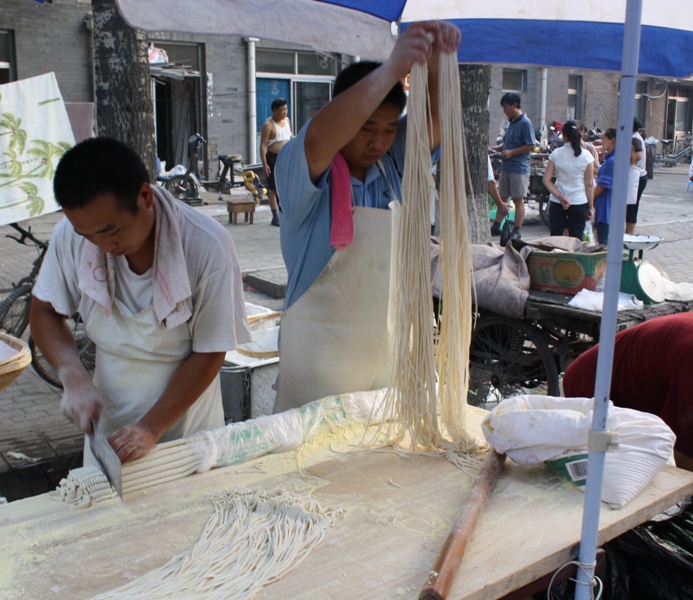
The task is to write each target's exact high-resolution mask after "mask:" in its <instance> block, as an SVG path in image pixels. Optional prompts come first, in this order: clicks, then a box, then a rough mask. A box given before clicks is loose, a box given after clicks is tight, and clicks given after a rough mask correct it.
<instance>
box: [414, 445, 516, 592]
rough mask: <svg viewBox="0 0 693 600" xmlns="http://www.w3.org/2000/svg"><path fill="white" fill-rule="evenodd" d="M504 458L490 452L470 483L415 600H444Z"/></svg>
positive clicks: (502, 455)
mask: <svg viewBox="0 0 693 600" xmlns="http://www.w3.org/2000/svg"><path fill="white" fill-rule="evenodd" d="M504 462H505V454H498V452H496V451H495V450H491V452H490V453H489V455H488V456H487V457H486V460H485V461H484V464H483V466H482V467H481V471H479V475H478V477H477V478H476V481H474V485H473V486H472V489H471V490H470V491H469V496H467V500H466V502H465V505H464V507H463V508H462V510H460V512H459V513H458V515H457V518H456V519H455V523H454V525H453V526H452V529H451V530H450V533H449V534H448V537H447V539H446V540H445V543H444V544H443V547H442V548H441V550H440V554H438V558H437V559H436V564H435V566H434V567H433V570H432V571H431V572H430V573H429V574H428V577H427V578H426V583H425V584H424V587H423V589H422V590H421V593H420V594H419V600H445V598H446V597H447V595H448V592H449V591H450V586H451V585H452V580H453V579H454V578H455V573H457V569H458V568H459V566H460V563H461V562H462V557H463V556H464V552H465V550H466V549H467V544H468V543H469V540H470V539H471V538H472V534H473V533H474V528H475V527H476V523H477V521H478V520H479V517H480V516H481V513H482V512H483V510H484V507H485V506H486V503H487V502H488V498H489V496H490V495H491V492H492V491H493V487H494V486H495V485H496V479H498V476H499V475H500V472H501V469H502V468H503V463H504Z"/></svg>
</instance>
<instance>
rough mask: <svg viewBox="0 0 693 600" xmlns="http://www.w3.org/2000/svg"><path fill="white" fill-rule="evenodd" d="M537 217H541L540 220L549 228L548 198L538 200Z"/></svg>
mask: <svg viewBox="0 0 693 600" xmlns="http://www.w3.org/2000/svg"><path fill="white" fill-rule="evenodd" d="M539 217H540V218H541V222H542V223H543V224H544V225H545V226H546V227H548V228H549V229H551V227H550V226H549V200H546V201H544V202H539Z"/></svg>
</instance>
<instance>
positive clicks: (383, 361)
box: [275, 22, 461, 412]
mask: <svg viewBox="0 0 693 600" xmlns="http://www.w3.org/2000/svg"><path fill="white" fill-rule="evenodd" d="M460 38H461V35H460V32H459V30H458V29H457V28H456V27H455V26H453V25H452V24H450V23H445V22H431V23H416V24H414V25H412V26H410V27H409V28H408V29H407V30H406V31H405V32H404V34H403V35H402V36H401V37H400V38H399V40H398V41H397V43H396V44H395V47H394V49H393V51H392V54H391V55H390V58H389V59H388V60H387V61H385V62H384V63H382V64H380V63H373V62H366V63H356V64H354V65H351V66H350V67H348V68H347V69H345V70H344V71H342V72H341V73H340V74H339V76H338V78H337V81H336V82H335V89H334V98H333V99H332V101H331V102H330V103H329V104H327V105H326V106H325V107H323V108H322V109H321V110H320V111H319V112H318V113H317V114H316V115H315V117H313V119H312V120H311V121H309V122H308V123H307V124H306V125H305V126H304V127H303V129H302V130H301V132H300V133H299V134H298V135H297V136H296V137H295V138H294V139H293V140H291V141H290V142H289V143H287V144H286V146H285V147H284V148H283V149H282V152H281V154H280V155H279V157H278V160H277V164H276V179H277V190H278V192H279V197H280V198H282V206H281V212H282V218H281V223H282V227H281V232H280V235H281V247H282V254H283V256H284V262H285V263H286V267H287V271H288V275H289V278H288V283H287V290H286V298H285V302H284V311H285V313H284V316H283V317H282V325H281V327H282V329H281V342H280V348H279V351H280V362H279V369H280V371H279V382H278V390H277V400H276V403H275V412H278V411H281V410H285V409H287V408H291V407H295V406H301V405H303V404H305V403H307V402H311V401H312V400H315V399H318V398H321V397H324V396H327V395H331V394H339V393H344V392H351V391H357V390H370V389H377V388H379V387H383V386H385V385H387V375H388V374H389V341H388V331H387V314H388V313H387V309H388V303H389V278H390V243H391V242H390V239H391V226H392V217H391V213H392V211H389V210H382V209H387V207H388V205H389V203H390V202H392V201H398V200H401V186H402V174H403V171H404V154H405V138H406V118H403V119H400V115H401V113H402V111H403V109H404V106H405V103H406V97H405V95H404V91H403V88H402V84H401V81H402V80H403V79H404V78H405V77H406V75H407V74H408V73H409V71H410V69H411V66H412V65H413V63H415V62H418V63H426V62H428V73H429V93H430V96H431V115H432V117H431V118H432V123H431V125H432V131H433V139H432V140H431V149H434V148H436V147H437V146H438V145H439V140H440V127H439V123H438V109H437V106H438V98H437V95H438V85H437V81H438V53H439V52H440V51H444V52H453V51H456V50H457V47H458V45H459V42H460ZM340 165H341V167H340ZM340 173H341V174H340ZM342 180H343V181H345V182H346V203H347V204H346V207H347V209H346V213H347V214H346V217H345V218H344V211H340V210H339V206H340V205H339V204H338V202H339V198H340V197H342V198H344V194H343V193H341V191H343V190H344V188H343V187H339V185H338V184H337V182H338V181H342ZM335 186H336V189H337V192H338V193H333V192H334V191H335ZM349 196H351V202H350V203H349ZM351 207H353V211H352V209H351ZM343 227H346V229H347V230H348V229H349V228H350V227H351V231H352V232H353V241H349V242H348V243H347V244H346V246H344V245H340V244H338V243H337V242H336V241H335V235H334V230H335V229H337V230H340V231H341V230H342V229H343ZM337 248H338V249H337Z"/></svg>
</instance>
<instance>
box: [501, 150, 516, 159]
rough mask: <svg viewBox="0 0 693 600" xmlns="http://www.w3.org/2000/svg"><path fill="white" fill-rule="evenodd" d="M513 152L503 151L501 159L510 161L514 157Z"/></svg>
mask: <svg viewBox="0 0 693 600" xmlns="http://www.w3.org/2000/svg"><path fill="white" fill-rule="evenodd" d="M513 154H514V153H513V151H512V150H502V151H501V153H500V155H501V158H504V159H508V158H512V157H513Z"/></svg>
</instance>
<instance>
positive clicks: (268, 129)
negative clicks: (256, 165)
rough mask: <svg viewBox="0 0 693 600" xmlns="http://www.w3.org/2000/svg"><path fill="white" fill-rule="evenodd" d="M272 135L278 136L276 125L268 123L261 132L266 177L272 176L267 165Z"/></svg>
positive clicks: (262, 158) (261, 148)
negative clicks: (268, 147) (268, 146)
mask: <svg viewBox="0 0 693 600" xmlns="http://www.w3.org/2000/svg"><path fill="white" fill-rule="evenodd" d="M272 133H274V135H275V136H276V135H277V131H276V129H275V128H274V125H272V123H270V122H269V121H267V122H266V123H265V124H264V125H263V126H262V129H261V130H260V160H262V166H263V167H264V169H265V176H266V177H269V175H270V168H269V165H268V164H267V144H268V142H269V138H270V135H271V134H272Z"/></svg>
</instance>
